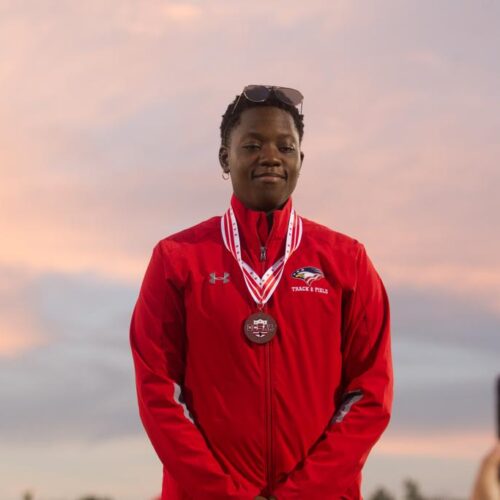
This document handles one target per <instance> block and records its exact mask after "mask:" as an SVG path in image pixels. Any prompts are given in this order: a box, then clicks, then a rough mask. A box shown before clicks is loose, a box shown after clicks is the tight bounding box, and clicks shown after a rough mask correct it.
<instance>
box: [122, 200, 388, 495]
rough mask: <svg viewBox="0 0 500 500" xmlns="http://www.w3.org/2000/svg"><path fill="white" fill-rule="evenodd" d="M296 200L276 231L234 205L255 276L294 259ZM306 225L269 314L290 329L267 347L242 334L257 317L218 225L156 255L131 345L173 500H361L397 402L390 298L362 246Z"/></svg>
mask: <svg viewBox="0 0 500 500" xmlns="http://www.w3.org/2000/svg"><path fill="white" fill-rule="evenodd" d="M291 203H292V202H291V200H289V201H288V202H287V204H286V205H285V206H284V208H283V209H282V210H277V211H275V212H274V219H273V223H272V228H271V231H270V234H267V233H268V229H267V225H268V221H267V219H266V215H265V213H264V212H258V211H253V210H249V209H247V208H245V207H244V206H243V204H242V203H241V202H240V201H239V200H238V199H237V198H236V197H235V196H234V195H233V197H232V199H231V204H232V206H233V209H234V212H235V215H236V219H237V221H238V225H239V230H240V237H241V240H242V256H243V259H244V260H246V261H247V262H248V263H249V264H250V265H251V266H252V267H253V268H254V269H255V271H257V273H260V274H263V272H264V270H265V269H267V268H268V267H269V266H270V264H272V263H274V262H275V261H276V260H277V259H278V258H279V257H280V256H281V255H283V252H284V236H285V233H286V229H287V223H288V218H289V214H290V210H291ZM302 220H303V235H302V241H301V243H300V246H299V248H298V249H297V250H296V251H295V252H294V253H293V254H292V255H291V257H290V259H289V260H288V262H287V263H286V265H285V270H284V273H283V276H282V279H281V281H280V283H279V285H278V287H277V288H276V291H275V293H274V294H273V296H272V297H271V299H270V300H269V302H268V303H267V304H266V306H265V312H267V313H269V314H270V315H272V316H273V317H274V318H275V319H276V321H277V324H278V330H277V333H276V334H275V336H274V338H272V340H271V341H270V342H268V343H266V344H257V343H253V342H251V341H249V340H248V339H247V338H246V336H245V334H244V331H243V323H244V321H245V319H246V318H247V317H248V316H249V315H250V314H252V313H254V312H256V311H257V308H256V305H255V302H254V301H253V299H252V297H251V296H250V294H249V292H248V289H247V288H246V285H245V282H244V279H243V277H242V274H241V271H240V268H239V266H238V264H237V262H236V260H235V259H234V258H233V256H232V255H231V253H230V252H229V251H228V250H227V249H226V248H225V246H224V244H223V240H222V237H221V224H220V217H213V218H211V219H209V220H207V221H205V222H202V223H200V224H198V225H196V226H194V227H192V228H189V229H186V230H184V231H181V232H180V233H177V234H174V235H172V236H169V237H166V238H164V239H162V240H160V241H159V242H158V243H157V244H156V246H155V247H154V249H153V252H152V256H151V260H150V262H149V266H148V268H147V270H146V274H145V276H144V279H143V282H142V286H141V289H140V293H139V297H138V300H137V303H136V305H135V308H134V311H133V314H132V319H131V324H130V344H131V349H132V356H133V361H134V365H135V373H136V384H137V395H138V402H139V412H140V416H141V420H142V422H143V425H144V427H145V429H146V432H147V434H148V436H149V438H150V440H151V443H152V445H153V447H154V448H155V450H156V453H157V454H158V457H159V458H160V460H161V462H162V463H163V489H162V497H161V498H162V500H167V499H168V500H181V499H182V500H187V499H196V500H197V499H203V500H204V499H207V500H208V499H214V500H215V499H217V500H220V499H241V500H243V499H245V500H248V499H253V498H254V497H255V496H256V495H258V494H262V495H264V496H269V495H271V494H273V495H274V496H276V497H277V498H278V500H282V499H304V500H314V499H347V500H356V499H360V498H361V494H360V482H361V468H362V466H363V464H364V462H365V460H366V458H367V456H368V453H369V451H370V449H371V448H372V446H373V445H374V444H375V442H376V441H377V440H378V438H379V437H380V435H381V434H382V432H383V431H384V429H385V428H386V426H387V424H388V422H389V418H390V411H391V405H392V394H393V392H392V388H393V383H392V363H391V349H390V333H389V332H390V326H389V303H388V298H387V294H386V291H385V289H384V285H383V283H382V281H381V279H380V277H379V275H378V274H377V272H376V271H375V269H374V267H373V264H372V262H371V261H370V259H369V258H368V256H367V254H366V251H365V248H364V246H363V245H362V244H361V243H359V242H358V241H357V240H355V239H352V238H350V237H349V236H346V235H344V234H341V233H338V232H336V231H332V230H330V229H328V228H326V227H324V226H321V225H319V224H317V223H315V222H312V221H309V220H307V219H302ZM261 239H262V240H263V241H265V247H266V251H265V252H263V251H262V249H261V247H262V245H261ZM264 253H265V254H266V255H264ZM261 257H262V258H264V257H265V259H266V260H265V261H262V260H261ZM304 268H306V269H305V270H304Z"/></svg>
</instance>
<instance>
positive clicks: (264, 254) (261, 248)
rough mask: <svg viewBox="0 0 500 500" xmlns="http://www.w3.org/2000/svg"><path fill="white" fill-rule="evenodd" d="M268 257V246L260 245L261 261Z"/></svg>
mask: <svg viewBox="0 0 500 500" xmlns="http://www.w3.org/2000/svg"><path fill="white" fill-rule="evenodd" d="M266 258H267V252H266V247H262V246H261V247H260V260H261V262H264V261H265V260H266Z"/></svg>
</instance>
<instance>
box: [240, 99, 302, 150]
mask: <svg viewBox="0 0 500 500" xmlns="http://www.w3.org/2000/svg"><path fill="white" fill-rule="evenodd" d="M249 135H261V136H265V137H268V136H292V137H293V138H295V139H296V140H297V141H298V140H299V133H298V131H297V128H296V126H295V122H294V121H293V117H292V115H291V114H290V113H288V112H287V111H285V110H284V109H281V108H276V107H274V106H261V107H254V108H248V109H245V110H244V111H243V112H242V113H241V115H240V122H239V123H238V125H237V126H236V127H235V128H234V129H233V134H232V136H233V138H234V139H243V138H244V137H246V136H249Z"/></svg>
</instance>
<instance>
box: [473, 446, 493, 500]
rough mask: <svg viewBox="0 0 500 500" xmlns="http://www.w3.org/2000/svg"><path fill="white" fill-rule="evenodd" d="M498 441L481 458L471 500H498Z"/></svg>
mask: <svg viewBox="0 0 500 500" xmlns="http://www.w3.org/2000/svg"><path fill="white" fill-rule="evenodd" d="M499 467H500V441H499V442H498V443H497V444H496V446H495V447H494V448H493V449H492V450H491V451H490V452H489V453H488V455H486V456H485V457H484V458H483V461H482V463H481V467H480V469H479V472H478V474H477V478H476V484H475V485H474V491H473V493H472V500H500V480H499V477H498V474H499Z"/></svg>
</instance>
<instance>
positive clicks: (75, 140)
mask: <svg viewBox="0 0 500 500" xmlns="http://www.w3.org/2000/svg"><path fill="white" fill-rule="evenodd" d="M499 22H500V4H499V3H498V2H495V1H493V0H490V1H489V0H470V1H459V0H456V1H452V0H440V1H438V2H431V1H426V0H424V1H409V0H398V1H396V0H374V1H373V2H371V1H370V2H369V1H364V2H362V1H357V0H351V1H343V0H333V1H331V2H323V1H320V0H309V1H308V2H301V1H298V0H287V1H284V0H276V1H273V2H264V1H255V2H243V1H240V0H233V1H232V2H227V1H222V0H213V1H208V0H207V1H204V2H201V1H176V2H170V1H159V0H145V1H143V2H133V1H130V0H121V1H117V0H106V1H105V2H102V1H97V0H88V1H85V2H74V1H66V0H58V1H55V0H52V1H49V0H37V1H23V0H16V1H9V0H0V207H1V210H0V234H1V235H2V236H1V244H0V377H1V384H0V401H1V402H2V403H1V405H0V443H1V448H0V450H1V451H0V456H1V459H0V477H1V478H2V480H1V481H0V498H2V499H3V500H17V499H19V498H20V497H21V493H22V492H23V491H25V490H27V489H31V491H32V492H33V493H34V494H35V499H36V500H55V499H57V500H64V499H68V500H73V499H76V498H77V497H78V496H80V495H83V494H85V493H94V494H100V495H108V496H112V497H113V498H114V499H115V500H140V499H145V500H146V499H149V498H152V497H153V496H154V495H155V494H157V493H159V492H160V489H161V466H160V463H159V461H158V459H157V457H156V455H155V454H154V451H153V448H152V447H151V445H150V443H149V442H148V440H147V437H146V434H145V432H144V430H143V428H142V425H141V422H140V420H139V416H138V411H137V403H136V394H135V387H134V375H133V365H132V359H131V354H130V349H129V339H128V327H129V321H130V316H131V313H132V309H133V306H134V303H135V300H136V299H137V294H138V291H139V286H140V283H141V280H142V277H143V274H144V271H145V269H146V265H147V263H148V261H149V258H150V256H151V252H152V249H153V247H154V245H155V244H156V243H157V242H158V241H159V240H160V239H162V238H164V237H165V236H167V235H169V234H172V233H173V232H176V231H178V230H180V229H182V228H185V227H189V226H191V225H193V224H196V223H197V222H199V221H201V220H204V219H207V218H209V217H211V216H213V215H217V214H222V213H223V211H224V210H225V208H226V207H227V204H228V201H229V197H230V194H231V188H230V184H229V183H228V182H227V181H224V180H223V179H222V178H221V171H220V166H219V164H218V159H217V152H218V147H219V142H220V139H219V125H220V120H221V116H222V114H223V113H224V111H225V109H226V107H227V106H228V104H229V103H230V102H231V101H232V100H233V98H234V97H235V96H236V95H237V94H238V93H240V91H241V90H242V88H243V87H244V85H246V84H255V83H263V84H274V85H283V86H288V87H293V88H297V89H300V90H301V92H302V93H303V94H304V96H305V98H304V105H303V113H304V115H305V135H304V140H303V143H302V150H303V152H304V153H305V159H304V163H303V168H302V172H301V177H300V181H299V184H298V186H297V189H296V191H295V192H294V195H293V198H294V205H295V206H296V208H297V210H298V212H299V213H300V214H302V215H303V216H305V217H307V218H310V219H313V220H315V221H317V222H320V223H322V224H324V225H327V226H329V227H331V228H332V229H334V230H336V231H339V232H342V233H344V234H348V235H349V236H351V237H354V238H356V239H358V240H359V241H361V242H362V243H363V244H364V245H365V246H366V248H367V251H368V254H369V256H370V258H371V259H372V261H373V263H374V265H375V267H376V269H377V271H378V272H379V274H380V276H381V277H382V279H383V281H384V283H385V285H386V288H387V291H388V293H389V298H390V302H391V317H392V338H393V356H394V370H395V400H394V408H393V415H392V419H391V423H390V425H389V427H388V429H387V431H386V432H385V434H384V435H383V436H382V438H381V439H380V441H379V442H378V443H377V444H376V446H375V447H374V449H373V451H372V453H371V455H370V457H369V459H368V461H367V464H366V466H365V469H364V484H363V492H364V494H365V495H369V494H370V493H371V492H372V491H374V490H375V488H376V487H378V486H381V485H384V486H386V487H388V488H390V489H391V490H392V491H393V492H394V493H396V494H398V493H399V494H400V493H401V491H402V490H401V483H402V481H403V479H405V478H409V477H411V478H413V479H415V480H417V481H419V482H420V483H421V485H422V489H423V491H424V493H427V494H429V495H430V494H433V495H437V494H449V495H454V496H462V497H463V498H465V497H466V496H467V494H468V492H469V491H470V488H471V485H472V481H473V478H474V475H475V473H476V469H477V466H478V463H479V460H480V458H481V457H482V456H483V455H484V454H485V453H486V451H487V450H488V449H489V448H490V447H491V446H492V445H493V443H494V437H495V429H494V400H493V395H494V378H495V376H496V375H497V374H499V373H500V363H499V359H500V356H499V354H500V335H499V332H500V234H499V230H498V222H497V218H498V215H499V214H500V197H499V196H498V192H499V187H500V169H499V168H498V164H499V159H500V145H499V144H500V142H499V141H498V136H499V131H500V113H499V112H498V111H499V101H500V66H499V65H498V61H499V60H500V54H499V52H500V32H499V30H498V24H499Z"/></svg>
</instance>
